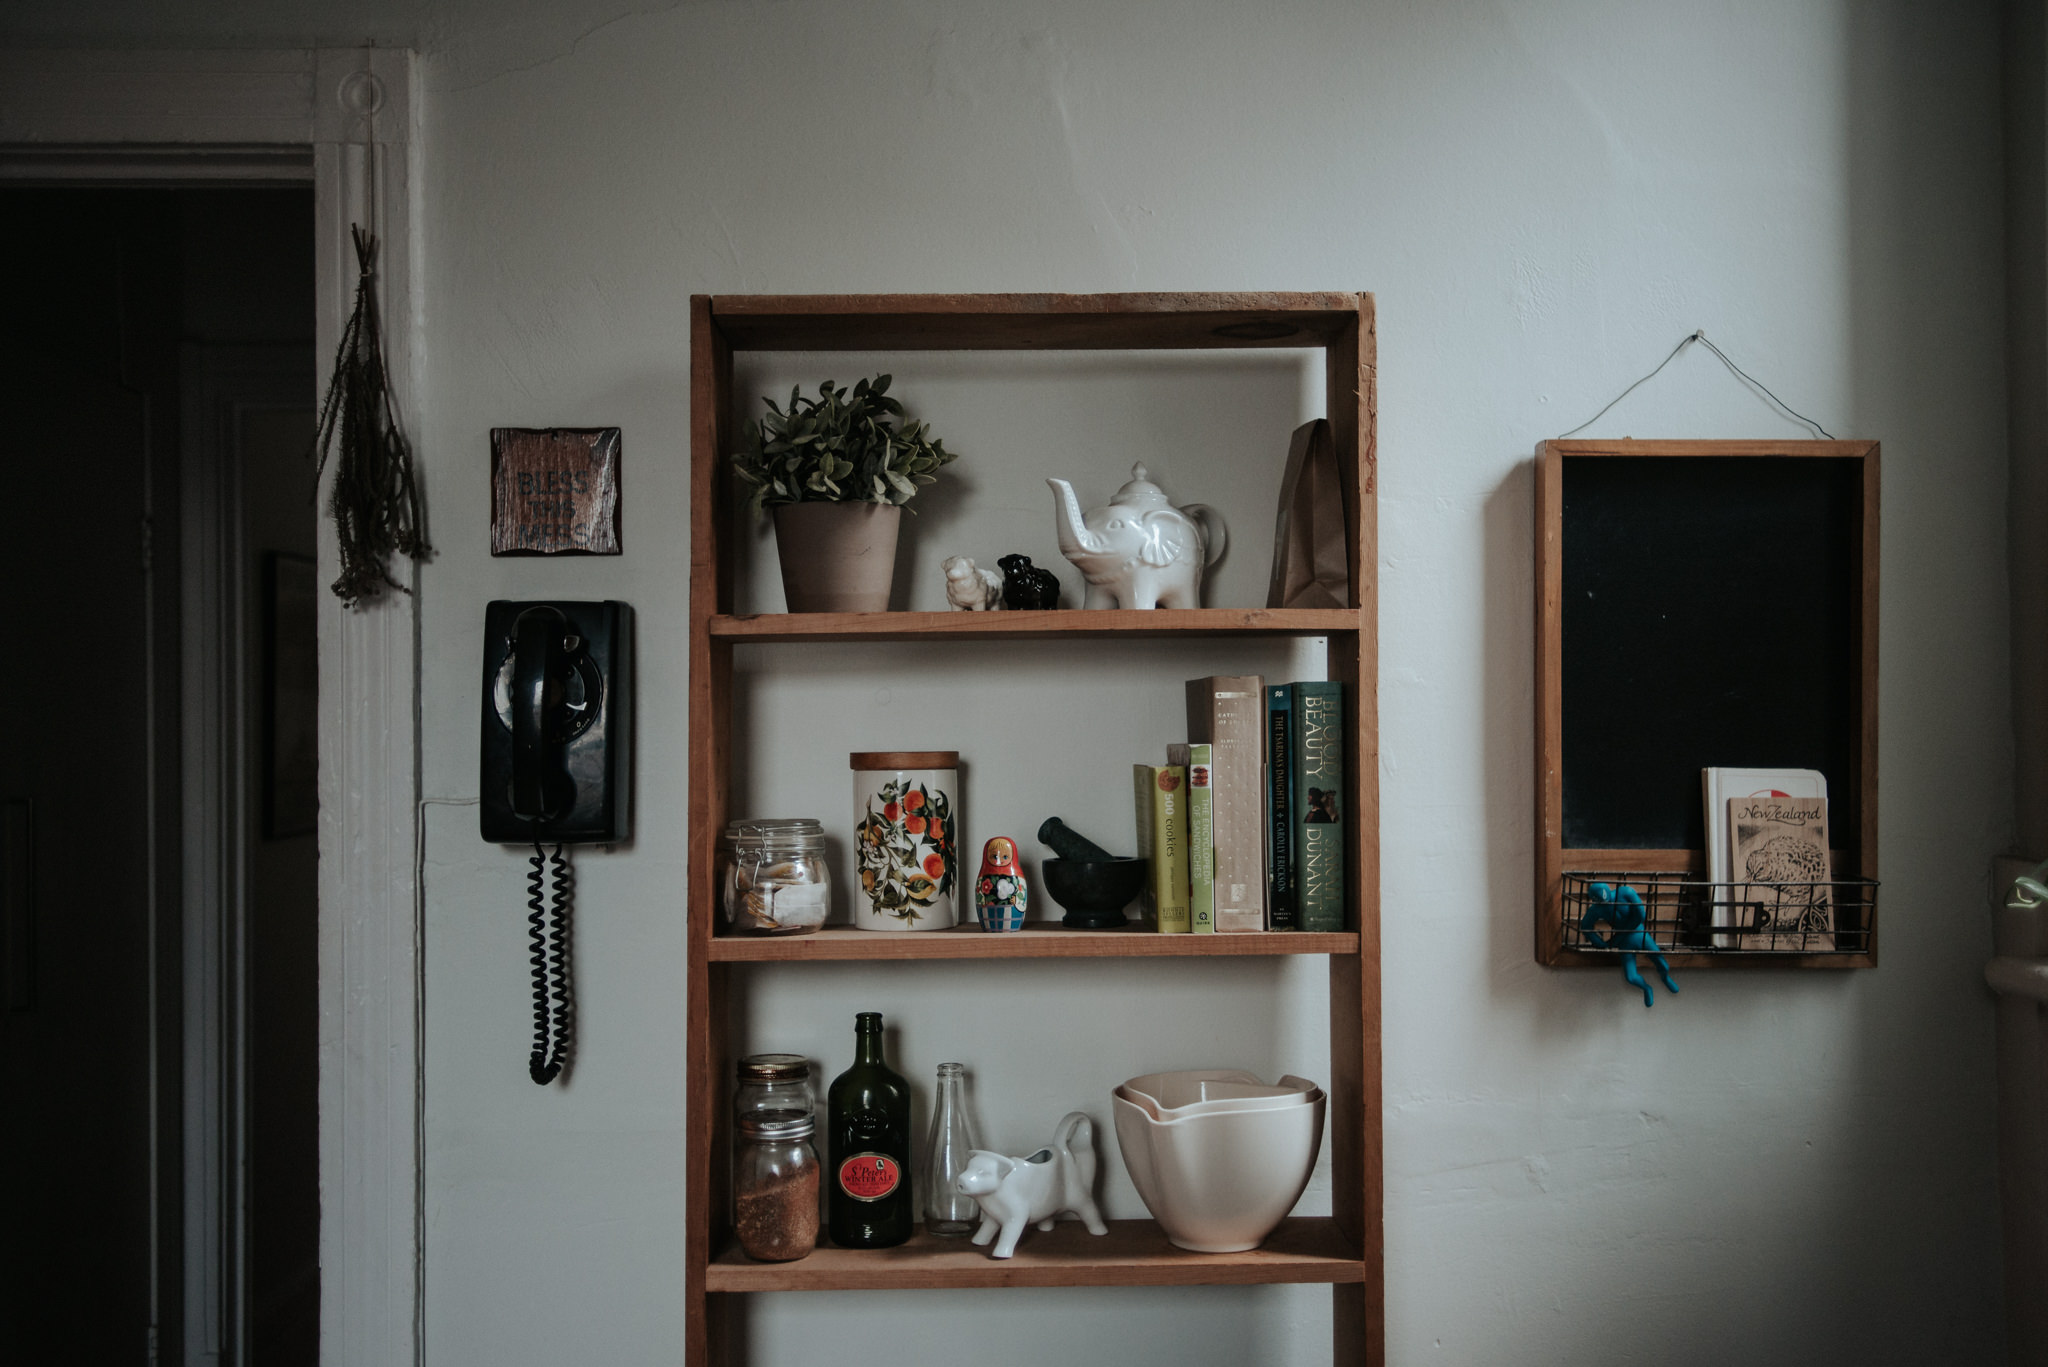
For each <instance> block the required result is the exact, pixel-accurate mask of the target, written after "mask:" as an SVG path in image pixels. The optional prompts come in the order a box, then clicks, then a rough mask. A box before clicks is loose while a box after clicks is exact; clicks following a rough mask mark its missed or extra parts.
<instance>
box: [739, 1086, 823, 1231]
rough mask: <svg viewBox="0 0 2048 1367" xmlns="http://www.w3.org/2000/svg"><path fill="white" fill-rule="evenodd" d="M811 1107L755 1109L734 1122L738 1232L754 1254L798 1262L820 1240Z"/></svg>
mask: <svg viewBox="0 0 2048 1367" xmlns="http://www.w3.org/2000/svg"><path fill="white" fill-rule="evenodd" d="M815 1128H816V1125H815V1122H814V1121H813V1120H812V1119H811V1117H810V1115H809V1114H808V1113H806V1114H804V1115H802V1116H798V1115H796V1114H794V1113H792V1112H789V1111H754V1112H750V1113H748V1114H746V1115H743V1116H741V1117H739V1118H738V1119H737V1120H735V1121H734V1122H733V1135H734V1140H733V1165H732V1166H733V1174H732V1196H733V1232H734V1233H735V1234H737V1235H738V1236H739V1241H740V1248H741V1249H742V1250H743V1251H744V1252H745V1253H746V1255H747V1256H748V1257H749V1258H753V1259H755V1260H756V1261H759V1262H764V1263H786V1262H793V1261H794V1260H796V1259H798V1258H801V1257H803V1256H805V1255H806V1254H808V1253H809V1252H810V1251H811V1250H812V1249H814V1248H816V1247H817V1246H818V1173H819V1171H820V1169H819V1166H818V1151H817V1149H815V1148H814V1147H812V1145H811V1135H812V1133H813V1132H814V1130H815Z"/></svg>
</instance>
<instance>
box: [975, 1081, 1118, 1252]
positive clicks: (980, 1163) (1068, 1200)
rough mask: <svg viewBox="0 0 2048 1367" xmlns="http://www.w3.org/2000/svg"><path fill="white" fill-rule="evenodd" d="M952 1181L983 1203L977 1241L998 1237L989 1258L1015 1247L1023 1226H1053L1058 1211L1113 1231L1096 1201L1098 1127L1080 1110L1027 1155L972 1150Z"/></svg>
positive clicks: (1096, 1229) (1093, 1228) (1091, 1227)
mask: <svg viewBox="0 0 2048 1367" xmlns="http://www.w3.org/2000/svg"><path fill="white" fill-rule="evenodd" d="M953 1186H954V1190H956V1191H958V1192H959V1193H960V1194H961V1195H963V1196H972V1197H973V1198H974V1199H975V1201H976V1202H977V1203H978V1204H979V1205H980V1206H981V1228H980V1229H977V1230H975V1231H974V1242H975V1243H976V1244H985V1243H987V1242H988V1241H989V1240H990V1239H992V1238H993V1239H995V1241H996V1246H995V1247H994V1248H992V1249H990V1250H989V1256H990V1257H994V1258H1007V1257H1009V1256H1010V1255H1011V1254H1012V1253H1015V1252H1016V1251H1017V1238H1018V1236H1019V1235H1021V1234H1023V1232H1024V1226H1026V1225H1033V1224H1035V1225H1037V1226H1038V1228H1039V1229H1040V1230H1041V1231H1044V1230H1049V1229H1051V1228H1052V1224H1053V1221H1054V1219H1056V1218H1057V1217H1058V1216H1060V1215H1068V1214H1070V1215H1078V1216H1080V1217H1081V1222H1082V1223H1083V1224H1085V1225H1087V1226H1088V1232H1089V1233H1090V1234H1107V1233H1109V1226H1108V1225H1105V1224H1104V1223H1102V1212H1101V1211H1100V1210H1098V1209H1096V1206H1095V1126H1094V1125H1093V1124H1092V1123H1090V1121H1089V1119H1088V1117H1087V1116H1085V1115H1083V1114H1081V1113H1080V1112H1079V1111H1071V1112H1069V1113H1068V1114H1067V1116H1066V1118H1065V1119H1063V1120H1061V1121H1060V1123H1059V1128H1058V1129H1056V1130H1054V1131H1053V1138H1052V1143H1051V1145H1050V1146H1048V1147H1046V1148H1043V1149H1040V1150H1039V1151H1038V1152H1036V1153H1034V1154H1032V1155H1030V1156H1029V1157H1026V1158H1005V1157H1004V1156H1003V1155H1001V1154H999V1153H990V1152H989V1151H988V1150H987V1149H976V1150H974V1151H973V1152H972V1153H970V1154H969V1155H968V1156H967V1166H966V1167H965V1168H964V1169H962V1170H961V1173H960V1176H959V1177H958V1178H957V1179H955V1181H954V1183H953ZM998 1233H1000V1235H1001V1237H1000V1238H997V1235H998Z"/></svg>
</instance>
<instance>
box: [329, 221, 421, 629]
mask: <svg viewBox="0 0 2048 1367" xmlns="http://www.w3.org/2000/svg"><path fill="white" fill-rule="evenodd" d="M349 231H350V232H351V233H352V234H353V235H354V237H355V242H356V264H357V267H358V268H359V269H360V271H361V272H362V273H361V275H360V276H359V277H358V278H357V280H356V305H355V310H354V312H352V313H351V314H349V319H348V326H347V327H345V328H343V329H342V332H341V345H340V346H339V347H338V348H336V350H335V354H334V378H333V379H332V380H330V381H329V382H328V385H327V398H326V400H325V401H324V402H323V403H322V404H321V406H320V430H319V431H318V432H317V433H316V434H315V435H314V439H313V441H314V445H315V447H316V448H317V449H318V450H319V452H320V464H319V472H320V473H325V471H326V469H327V457H328V456H329V455H330V454H331V453H332V447H333V443H334V437H335V434H336V432H339V433H340V435H341V455H340V458H339V459H338V460H336V461H335V465H334V487H333V488H332V490H331V491H330V492H329V493H328V496H327V511H328V513H329V514H330V515H331V516H332V517H333V518H334V530H335V533H336V535H337V537H338V538H339V539H340V542H341V578H339V579H337V580H335V581H334V596H335V597H337V598H339V599H341V601H342V602H343V603H346V604H347V605H349V606H350V607H354V606H355V605H357V604H358V603H361V602H363V601H365V600H367V599H370V598H374V597H376V596H377V595H378V594H380V593H382V592H383V591H384V590H385V589H387V588H392V589H397V590H398V591H399V592H400V593H409V592H411V590H409V589H407V588H406V587H405V585H403V584H401V583H399V582H398V581H397V580H396V579H393V578H392V577H391V568H390V565H391V557H392V556H393V555H406V556H410V557H412V558H413V559H415V560H418V559H420V558H421V557H422V556H424V555H426V554H427V538H426V522H425V519H424V516H423V515H422V513H421V511H420V491H419V485H418V483H417V482H415V480H414V479H413V470H412V448H411V447H410V446H408V445H407V444H406V440H405V436H404V434H403V433H401V432H400V431H399V430H398V419H397V416H396V414H394V413H393V412H392V408H391V391H390V387H389V386H388V385H387V384H386V376H385V372H384V348H383V345H382V343H381V342H380V340H379V338H378V335H377V300H376V293H375V291H374V290H372V289H371V285H370V282H371V280H372V278H373V276H374V275H375V266H376V260H377V239H376V238H374V237H372V236H370V235H369V234H368V233H366V232H364V231H363V230H362V229H361V228H358V227H356V226H354V225H353V224H351V225H350V228H349ZM316 478H317V475H316Z"/></svg>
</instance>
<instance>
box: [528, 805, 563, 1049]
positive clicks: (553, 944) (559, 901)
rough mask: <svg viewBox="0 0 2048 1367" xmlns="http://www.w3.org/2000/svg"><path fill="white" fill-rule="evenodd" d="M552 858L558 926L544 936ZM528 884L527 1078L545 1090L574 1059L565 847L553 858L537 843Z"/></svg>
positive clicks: (557, 850) (557, 846)
mask: <svg viewBox="0 0 2048 1367" xmlns="http://www.w3.org/2000/svg"><path fill="white" fill-rule="evenodd" d="M550 857H551V858H552V859H553V861H554V866H555V877H554V908H553V910H554V925H553V927H552V929H551V930H550V931H548V932H547V933H546V934H543V931H542V925H541V918H542V912H543V907H542V887H543V883H544V881H545V876H546V875H545V870H546V866H547V865H546V861H547V860H548V859H549V858H550ZM526 885H527V888H528V889H529V891H530V892H531V893H532V895H531V896H530V897H528V898H527V899H526V906H527V910H528V911H529V912H530V913H531V914H530V915H529V916H527V918H526V929H527V939H528V943H529V944H530V945H531V946H532V949H533V957H532V958H531V959H530V960H529V961H528V962H530V963H531V964H532V965H533V1056H532V1057H531V1058H530V1059H528V1060H527V1073H528V1075H529V1076H531V1077H532V1078H533V1080H534V1081H535V1082H537V1083H539V1084H540V1085H541V1086H543V1087H545V1086H547V1084H549V1083H550V1082H553V1081H554V1080H555V1079H556V1078H557V1077H559V1076H560V1075H561V1072H562V1064H563V1063H564V1062H566V1061H567V1060H568V1057H569V887H570V884H569V861H568V859H567V858H566V857H564V856H563V854H562V847H561V846H560V845H556V846H555V852H554V854H553V855H552V856H548V855H547V854H545V853H544V852H543V851H542V849H541V846H540V842H539V841H538V840H536V841H535V842H534V843H533V868H532V871H531V872H529V873H528V874H527V875H526ZM551 948H552V950H553V951H554V953H553V959H554V963H553V966H552V967H553V977H554V983H553V989H554V999H555V1001H554V1020H553V1022H552V1024H553V1027H554V1030H553V1034H554V1038H553V1040H552V1042H551V1041H550V1040H549V1025H550V1021H549V1019H548V995H549V982H548V978H549V968H550V965H549V963H548V959H549V953H548V951H549V950H550V949H551Z"/></svg>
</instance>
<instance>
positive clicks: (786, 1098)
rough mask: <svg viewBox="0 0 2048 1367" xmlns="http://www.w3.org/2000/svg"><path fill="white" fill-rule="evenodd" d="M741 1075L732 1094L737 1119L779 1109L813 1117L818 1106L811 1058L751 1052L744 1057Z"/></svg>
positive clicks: (734, 1113)
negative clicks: (812, 1114) (812, 1082)
mask: <svg viewBox="0 0 2048 1367" xmlns="http://www.w3.org/2000/svg"><path fill="white" fill-rule="evenodd" d="M738 1075H739V1085H738V1086H737V1087H735V1088H734V1089H733V1094H732V1113H733V1118H734V1119H735V1120H740V1119H744V1118H745V1117H747V1116H749V1115H768V1114H778V1113H779V1114H784V1115H801V1116H804V1117H805V1118H809V1116H810V1115H811V1113H812V1111H814V1110H815V1109H816V1108H817V1104H818V1095H817V1092H816V1091H815V1090H813V1089H812V1087H811V1061H810V1060H809V1059H807V1058H805V1057H804V1056H803V1055H802V1054H749V1055H748V1056H747V1057H745V1058H743V1059H741V1060H740V1064H739V1069H738Z"/></svg>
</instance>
